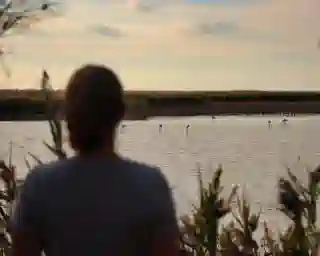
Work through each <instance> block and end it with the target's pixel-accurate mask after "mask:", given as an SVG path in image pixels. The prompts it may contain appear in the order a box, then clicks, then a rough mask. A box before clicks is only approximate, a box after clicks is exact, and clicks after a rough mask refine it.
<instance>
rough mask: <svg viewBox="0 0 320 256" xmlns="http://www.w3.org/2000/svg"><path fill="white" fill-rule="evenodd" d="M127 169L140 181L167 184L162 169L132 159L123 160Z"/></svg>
mask: <svg viewBox="0 0 320 256" xmlns="http://www.w3.org/2000/svg"><path fill="white" fill-rule="evenodd" d="M123 161H124V163H125V165H126V169H128V171H130V173H131V174H132V175H134V176H136V177H137V178H138V179H139V180H141V181H143V182H144V183H149V184H153V185H155V184H157V183H159V184H161V183H166V182H167V181H166V178H165V176H164V174H163V173H162V171H161V169H160V167H157V166H152V165H149V164H146V163H142V162H138V161H135V160H131V159H123Z"/></svg>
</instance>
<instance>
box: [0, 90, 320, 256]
mask: <svg viewBox="0 0 320 256" xmlns="http://www.w3.org/2000/svg"><path fill="white" fill-rule="evenodd" d="M42 88H43V89H42V93H43V96H44V98H46V100H45V101H44V103H45V106H46V112H45V114H46V121H47V122H48V124H49V127H50V131H51V141H50V142H48V143H47V142H43V143H44V147H45V148H47V149H48V150H50V151H51V152H52V153H53V154H54V155H55V156H56V158H57V159H60V160H63V159H65V158H67V157H68V156H67V153H66V151H65V150H64V148H63V129H62V123H61V121H60V119H59V118H57V108H56V105H55V104H54V101H52V99H53V95H52V94H51V92H50V90H47V89H46V88H48V87H46V86H44V85H42ZM10 152H11V153H10V156H9V161H8V162H5V161H0V179H1V180H2V182H3V183H4V190H3V191H1V193H0V199H1V204H0V224H1V226H2V227H3V230H2V233H0V234H1V237H2V243H1V245H0V255H4V256H7V255H11V249H12V247H11V238H10V226H9V225H8V223H9V219H10V215H11V214H12V212H13V211H14V205H15V202H16V199H17V196H18V195H19V190H20V187H21V185H22V183H23V181H21V180H17V176H16V173H17V170H16V168H15V166H14V160H13V159H14V158H13V156H12V151H11V150H10ZM25 163H26V168H28V169H29V170H32V168H33V166H35V165H38V164H42V163H44V162H43V160H42V159H39V158H38V157H37V156H36V155H34V154H32V153H31V152H29V153H28V154H27V155H26V156H25ZM197 174H198V182H197V183H196V184H194V185H195V186H197V187H198V189H199V195H198V196H199V204H198V205H194V210H193V211H192V212H191V213H187V215H185V216H181V217H180V223H181V226H180V250H181V256H182V255H187V256H188V255H189V256H235V255H239V256H271V255H272V256H296V255H299V256H316V255H319V254H318V253H319V250H318V249H319V244H320V230H319V226H317V212H316V211H317V198H318V197H319V195H320V190H319V185H320V168H316V169H315V170H312V171H309V173H308V174H309V180H308V183H309V184H308V185H307V186H304V185H303V184H302V183H301V182H300V181H299V180H298V178H297V177H296V176H295V175H294V174H293V173H292V172H291V171H290V170H289V169H288V170H287V175H286V177H281V178H280V179H279V180H278V190H279V191H278V202H279V205H280V208H277V210H279V211H281V212H282V213H283V214H284V215H286V216H287V217H288V218H290V219H291V224H290V225H289V226H288V227H287V229H285V230H281V231H278V232H277V230H278V228H277V227H274V226H271V225H269V224H268V222H267V221H264V222H263V223H262V226H263V230H264V232H263V236H262V238H261V240H255V238H254V233H255V231H256V230H257V228H258V226H260V225H261V220H260V214H261V211H259V212H252V210H251V207H250V202H249V200H248V199H247V196H246V194H245V193H244V190H242V193H240V190H239V187H238V186H234V187H232V190H231V193H230V196H229V197H228V198H223V197H222V196H221V192H222V190H223V186H222V184H221V176H222V175H223V168H222V166H220V167H218V169H217V170H216V172H215V173H214V175H213V177H212V180H211V181H210V182H209V183H205V182H204V180H203V178H202V166H200V165H198V166H197ZM84 200H85V199H84ZM234 203H235V204H234ZM227 215H229V216H231V219H230V221H227V223H226V222H225V221H224V220H225V217H226V216H227Z"/></svg>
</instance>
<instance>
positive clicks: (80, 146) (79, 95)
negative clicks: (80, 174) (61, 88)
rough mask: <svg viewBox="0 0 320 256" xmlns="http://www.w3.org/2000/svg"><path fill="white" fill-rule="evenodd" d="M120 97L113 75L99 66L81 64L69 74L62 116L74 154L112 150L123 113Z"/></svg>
mask: <svg viewBox="0 0 320 256" xmlns="http://www.w3.org/2000/svg"><path fill="white" fill-rule="evenodd" d="M123 94H124V93H123V88H122V85H121V83H120V81H119V79H118V77H117V76H116V74H115V73H114V72H113V71H112V70H110V69H109V68H107V67H104V66H102V65H84V66H82V67H81V68H79V69H77V70H76V71H75V72H74V73H73V74H72V76H71V78H70V80H69V82H68V85H67V89H66V97H65V116H66V122H67V127H68V130H69V140H70V145H71V147H72V148H73V149H74V150H75V151H76V152H77V153H78V154H82V155H85V154H93V153H95V152H100V151H103V150H105V149H107V150H110V149H112V150H113V143H114V135H115V130H116V128H117V126H118V124H119V122H120V120H121V119H122V118H123V116H124V111H125V104H124V97H123ZM110 147H112V148H110Z"/></svg>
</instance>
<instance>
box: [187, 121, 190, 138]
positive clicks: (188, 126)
mask: <svg viewBox="0 0 320 256" xmlns="http://www.w3.org/2000/svg"><path fill="white" fill-rule="evenodd" d="M189 128H190V124H187V125H186V135H187V136H188V135H189Z"/></svg>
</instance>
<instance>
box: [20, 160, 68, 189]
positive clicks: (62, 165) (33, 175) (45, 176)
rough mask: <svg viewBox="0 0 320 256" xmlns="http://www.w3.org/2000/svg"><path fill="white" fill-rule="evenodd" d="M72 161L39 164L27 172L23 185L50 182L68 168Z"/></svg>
mask: <svg viewBox="0 0 320 256" xmlns="http://www.w3.org/2000/svg"><path fill="white" fill-rule="evenodd" d="M71 162H72V159H65V160H59V161H52V162H48V163H43V164H40V165H38V166H36V167H34V168H33V169H32V170H30V171H29V173H28V174H27V176H26V178H25V183H32V184H34V183H38V184H39V183H45V182H46V181H49V180H52V179H53V178H54V177H57V176H59V173H61V174H62V173H63V171H64V170H65V169H67V168H68V166H69V165H70V163H71Z"/></svg>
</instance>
